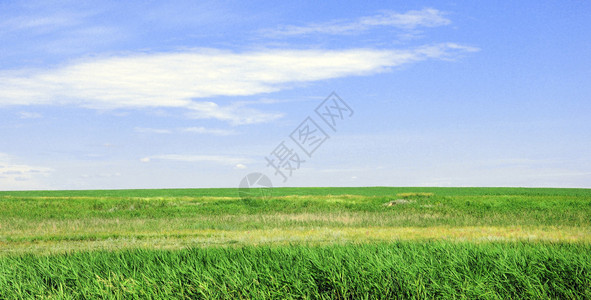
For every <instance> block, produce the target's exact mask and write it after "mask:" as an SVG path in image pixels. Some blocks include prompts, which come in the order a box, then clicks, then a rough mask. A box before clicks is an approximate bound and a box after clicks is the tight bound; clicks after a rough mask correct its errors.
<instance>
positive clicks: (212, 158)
mask: <svg viewBox="0 0 591 300" xmlns="http://www.w3.org/2000/svg"><path fill="white" fill-rule="evenodd" d="M154 160H166V161H177V162H187V163H200V162H205V163H215V164H220V165H230V166H236V165H244V164H245V163H249V162H252V160H251V159H248V158H244V157H235V156H223V155H187V154H163V155H153V156H147V157H143V158H141V159H140V161H141V162H145V163H147V162H151V161H154Z"/></svg>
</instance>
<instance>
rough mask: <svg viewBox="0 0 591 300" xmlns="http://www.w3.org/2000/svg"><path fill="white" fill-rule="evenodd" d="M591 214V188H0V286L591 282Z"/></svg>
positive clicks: (583, 293) (358, 290)
mask: <svg viewBox="0 0 591 300" xmlns="http://www.w3.org/2000/svg"><path fill="white" fill-rule="evenodd" d="M589 216H591V190H587V189H523V188H382V187H376V188H277V189H274V190H273V194H272V197H271V198H270V199H240V198H238V197H237V191H236V189H179V190H118V191H38V192H37V191H35V192H0V291H2V292H0V293H2V295H0V296H6V297H16V298H18V297H21V296H26V295H43V294H45V295H47V296H50V295H61V296H66V297H70V296H98V295H115V296H126V295H129V294H128V293H133V294H136V295H142V293H146V294H150V293H155V294H154V295H166V294H170V295H172V294H174V293H180V294H183V295H185V296H202V297H211V298H218V297H222V298H223V297H255V296H256V297H259V296H260V297H271V298H273V297H276V298H284V297H300V296H302V295H303V296H307V297H313V298H318V297H320V298H321V297H336V298H350V297H354V298H357V296H359V295H362V294H364V293H368V292H370V293H372V294H374V295H381V296H392V295H399V296H406V297H409V296H417V297H422V296H429V297H438V296H441V297H449V296H465V297H469V298H473V297H475V296H477V297H483V298H498V297H505V296H507V295H509V296H512V297H517V296H523V297H525V298H538V297H569V298H572V297H575V298H576V297H579V298H590V297H591V288H589V287H590V286H591V255H590V253H591V251H590V250H591V217H589ZM246 287H256V289H255V290H253V291H251V292H246V291H241V289H243V288H246Z"/></svg>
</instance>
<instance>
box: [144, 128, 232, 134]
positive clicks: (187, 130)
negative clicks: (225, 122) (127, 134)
mask: <svg viewBox="0 0 591 300" xmlns="http://www.w3.org/2000/svg"><path fill="white" fill-rule="evenodd" d="M134 131H135V132H138V133H153V134H171V133H175V132H179V133H196V134H211V135H217V136H227V135H234V134H236V131H234V130H230V129H218V128H205V127H202V126H201V127H186V128H176V129H163V128H146V127H135V128H134Z"/></svg>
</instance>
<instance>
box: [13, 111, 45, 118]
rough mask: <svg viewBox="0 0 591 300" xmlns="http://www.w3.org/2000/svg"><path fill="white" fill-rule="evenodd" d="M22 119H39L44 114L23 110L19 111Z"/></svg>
mask: <svg viewBox="0 0 591 300" xmlns="http://www.w3.org/2000/svg"><path fill="white" fill-rule="evenodd" d="M18 115H19V117H20V118H21V119H39V118H42V117H43V115H41V114H40V113H36V112H28V111H21V112H19V113H18Z"/></svg>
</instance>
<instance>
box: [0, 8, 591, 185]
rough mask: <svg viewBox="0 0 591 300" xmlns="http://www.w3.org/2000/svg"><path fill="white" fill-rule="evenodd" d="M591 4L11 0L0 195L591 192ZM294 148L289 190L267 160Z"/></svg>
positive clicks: (1, 36) (5, 40)
mask: <svg viewBox="0 0 591 300" xmlns="http://www.w3.org/2000/svg"><path fill="white" fill-rule="evenodd" d="M590 13H591V3H590V2H588V1H556V2H547V3H543V2H542V1H511V2H503V3H498V2H496V1H495V2H493V1H490V2H480V1H479V2H477V3H476V2H474V1H450V2H445V1H438V2H425V1H419V2H408V1H404V2H403V1H399V2H393V1H383V2H381V1H375V2H371V3H366V2H362V1H359V2H342V1H324V2H321V3H318V1H297V2H286V3H277V2H248V3H247V2H241V1H235V2H231V1H230V2H224V1H211V2H208V1H199V2H193V1H166V2H157V1H137V2H134V1H129V2H125V4H121V3H119V2H117V1H112V2H108V1H101V2H96V1H88V2H86V1H71V2H69V3H68V2H67V1H60V2H52V1H38V2H36V1H19V2H17V1H14V2H13V1H0V120H1V122H0V190H21V189H108V188H175V187H182V188H191V187H237V186H238V184H239V182H240V180H241V179H242V178H243V177H244V176H245V175H247V174H249V173H251V172H262V173H265V174H267V175H268V176H269V177H270V178H271V180H272V181H273V184H274V185H275V186H526V187H586V188H590V187H591V160H590V159H589V153H590V151H589V149H590V148H591V122H589V116H590V113H591V82H590V80H589V78H591V55H590V54H589V53H590V52H589V49H591V39H589V38H588V37H589V36H591V22H589V20H588V16H589V14H590ZM333 91H334V92H336V93H337V94H338V95H339V96H340V98H341V99H342V100H343V101H344V102H345V103H347V104H348V105H349V106H350V108H351V109H352V110H353V111H354V113H353V115H352V116H351V117H344V118H343V119H340V120H339V123H338V128H336V131H333V130H331V129H330V128H328V127H327V126H326V124H325V123H322V122H321V121H319V120H320V119H319V118H318V115H316V114H315V112H314V109H315V108H316V107H317V106H318V105H320V104H321V102H322V101H323V100H324V99H325V98H326V97H327V96H329V95H330V94H331V92H333ZM307 117H311V118H315V119H316V120H317V121H319V122H318V125H319V126H321V127H322V126H323V128H324V130H326V133H327V134H328V136H329V138H328V139H327V140H326V141H325V142H324V143H323V144H322V145H321V147H319V148H318V149H317V150H316V151H315V152H314V153H313V154H312V155H311V157H309V156H306V154H304V153H303V152H301V149H300V148H298V146H297V145H296V144H294V141H292V140H290V137H289V136H290V134H291V133H292V132H293V131H294V130H296V128H298V126H299V125H300V124H301V123H302V121H304V120H305V119H306V118H307ZM284 141H285V145H287V147H288V150H292V151H291V152H290V153H298V152H299V157H300V158H301V159H302V160H305V162H301V163H300V165H299V168H297V169H295V170H292V174H291V176H288V178H287V180H286V181H284V179H283V178H282V177H281V176H279V175H277V174H275V170H274V169H273V168H272V167H269V166H267V161H266V159H265V157H267V158H268V157H271V156H272V152H273V151H274V150H275V149H276V148H277V147H278V145H280V143H281V142H284ZM292 162H293V161H292ZM292 167H293V168H295V163H294V166H292Z"/></svg>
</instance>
